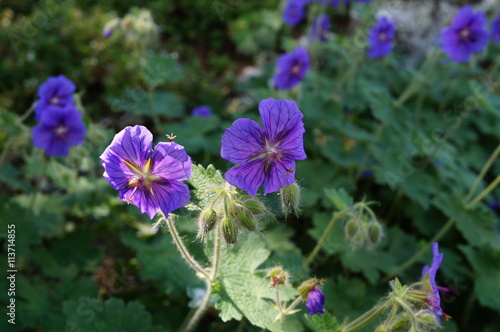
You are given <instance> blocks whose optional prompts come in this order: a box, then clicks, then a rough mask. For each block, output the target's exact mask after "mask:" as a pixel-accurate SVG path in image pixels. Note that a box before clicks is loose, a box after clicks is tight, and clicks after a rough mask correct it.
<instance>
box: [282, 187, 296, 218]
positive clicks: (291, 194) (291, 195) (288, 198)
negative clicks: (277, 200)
mask: <svg viewBox="0 0 500 332" xmlns="http://www.w3.org/2000/svg"><path fill="white" fill-rule="evenodd" d="M280 195H281V208H282V209H283V212H284V213H285V215H288V213H290V212H293V213H295V214H296V215H297V214H298V213H299V203H300V187H299V185H298V184H297V182H295V183H294V184H291V185H289V186H284V187H283V188H281V189H280Z"/></svg>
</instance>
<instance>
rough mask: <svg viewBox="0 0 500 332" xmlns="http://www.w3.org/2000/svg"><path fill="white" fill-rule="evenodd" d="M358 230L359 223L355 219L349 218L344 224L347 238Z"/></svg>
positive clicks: (351, 236)
mask: <svg viewBox="0 0 500 332" xmlns="http://www.w3.org/2000/svg"><path fill="white" fill-rule="evenodd" d="M358 230H359V223H358V220H357V219H351V220H349V221H348V222H347V223H346V224H345V228H344V232H345V237H346V238H348V239H351V238H353V237H354V236H355V235H356V234H357V233H358Z"/></svg>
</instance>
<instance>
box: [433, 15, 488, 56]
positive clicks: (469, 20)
mask: <svg viewBox="0 0 500 332" xmlns="http://www.w3.org/2000/svg"><path fill="white" fill-rule="evenodd" d="M485 26H486V16H485V15H484V13H483V12H481V11H478V12H477V13H474V10H473V9H472V7H470V6H465V7H462V8H461V9H460V10H459V11H458V13H457V14H456V15H455V17H453V20H452V21H451V25H450V26H448V27H446V28H444V29H443V30H442V31H441V49H442V50H443V52H444V53H446V54H447V55H448V56H449V57H450V58H451V59H452V60H453V61H456V62H467V61H469V59H470V57H471V55H472V53H479V52H481V51H482V50H483V48H484V47H485V46H486V44H487V43H488V39H489V33H488V31H487V30H486V28H485Z"/></svg>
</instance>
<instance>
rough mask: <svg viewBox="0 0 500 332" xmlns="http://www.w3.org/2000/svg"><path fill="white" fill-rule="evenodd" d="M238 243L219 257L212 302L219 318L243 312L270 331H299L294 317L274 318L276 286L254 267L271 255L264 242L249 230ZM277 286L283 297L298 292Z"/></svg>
mask: <svg viewBox="0 0 500 332" xmlns="http://www.w3.org/2000/svg"><path fill="white" fill-rule="evenodd" d="M239 245H240V248H239V250H238V251H229V252H227V253H226V254H225V255H224V256H223V258H222V266H221V275H220V277H219V279H220V289H219V290H218V291H217V293H216V296H217V298H218V301H217V303H216V305H215V306H216V308H217V309H218V310H220V311H221V314H220V317H221V319H222V320H223V321H228V320H230V319H236V320H241V319H242V317H243V316H245V318H246V319H248V320H249V321H250V323H252V324H253V325H255V326H259V327H261V328H265V329H268V330H270V331H301V328H300V325H297V318H295V317H289V318H288V317H287V318H286V319H285V322H284V325H282V324H281V323H280V322H279V321H276V320H275V318H276V316H277V314H278V312H277V311H276V309H275V308H274V306H273V303H272V301H273V299H275V297H276V295H275V289H273V288H270V287H269V285H270V281H269V280H268V278H266V276H265V273H263V272H258V271H256V270H257V268H258V267H259V266H260V265H261V264H262V263H263V262H264V261H265V260H266V259H267V258H268V257H269V255H270V251H269V250H268V249H266V248H265V244H264V242H263V241H262V240H261V239H260V238H259V236H258V235H256V234H254V233H250V234H249V235H248V237H247V238H246V239H245V240H242V241H240V244H239ZM278 290H279V292H280V299H281V300H282V301H290V300H292V299H294V297H295V296H296V295H297V291H296V290H294V289H293V288H291V287H290V286H287V285H285V286H280V287H278Z"/></svg>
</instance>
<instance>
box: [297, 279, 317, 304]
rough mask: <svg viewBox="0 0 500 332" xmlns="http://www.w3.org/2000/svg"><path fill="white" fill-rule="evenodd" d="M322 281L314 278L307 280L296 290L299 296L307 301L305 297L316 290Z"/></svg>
mask: <svg viewBox="0 0 500 332" xmlns="http://www.w3.org/2000/svg"><path fill="white" fill-rule="evenodd" d="M323 281H324V280H318V279H316V278H313V279H309V280H306V281H304V282H303V283H301V284H300V286H299V287H298V288H297V290H298V291H299V294H300V296H302V298H303V299H304V300H305V299H307V295H309V293H310V292H311V291H312V290H313V289H315V288H316V286H317V285H318V284H322V283H323Z"/></svg>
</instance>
